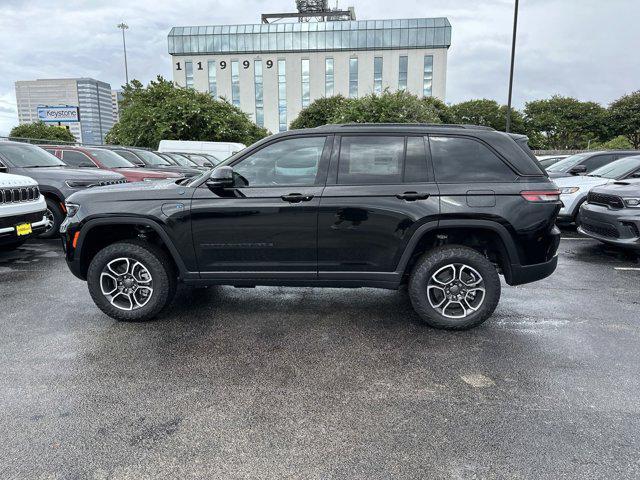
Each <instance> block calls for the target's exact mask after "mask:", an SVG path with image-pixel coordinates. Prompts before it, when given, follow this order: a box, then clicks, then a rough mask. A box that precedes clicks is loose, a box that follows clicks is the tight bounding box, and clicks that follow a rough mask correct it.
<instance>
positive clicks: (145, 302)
mask: <svg viewBox="0 0 640 480" xmlns="http://www.w3.org/2000/svg"><path fill="white" fill-rule="evenodd" d="M87 284H88V286H89V293H90V294H91V298H93V301H94V302H95V304H96V305H97V306H98V308H100V310H102V311H103V312H104V313H106V314H107V315H109V316H110V317H111V318H115V319H116V320H121V321H141V320H149V319H151V318H153V317H155V316H156V315H157V314H158V313H160V311H161V310H162V309H163V308H164V307H165V306H167V305H168V304H169V303H170V302H171V300H172V299H173V296H174V294H175V291H176V275H175V272H174V270H173V268H172V262H171V259H170V258H169V257H168V256H167V254H166V253H165V252H164V251H162V250H161V249H160V248H158V247H157V246H155V245H153V244H150V243H145V242H142V241H138V240H130V241H124V242H118V243H114V244H113V245H109V246H108V247H106V248H103V249H102V250H100V251H99V252H98V253H97V254H96V256H95V257H94V258H93V260H92V261H91V264H90V265H89V271H88V272H87Z"/></svg>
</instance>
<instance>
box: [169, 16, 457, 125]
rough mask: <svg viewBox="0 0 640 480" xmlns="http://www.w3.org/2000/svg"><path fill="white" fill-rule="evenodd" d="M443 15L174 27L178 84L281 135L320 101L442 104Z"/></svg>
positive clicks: (447, 41)
mask: <svg viewBox="0 0 640 480" xmlns="http://www.w3.org/2000/svg"><path fill="white" fill-rule="evenodd" d="M450 45H451V24H450V23H449V21H448V20H447V19H446V18H418V19H404V20H360V21H355V20H354V21H326V22H298V23H271V24H261V25H219V26H200V27H174V28H172V29H171V32H170V33H169V53H170V54H171V57H172V64H173V80H174V82H175V83H176V84H177V85H179V86H182V87H191V88H195V89H196V90H199V91H201V92H209V93H210V94H211V95H212V96H214V97H215V98H222V97H223V98H225V99H227V100H228V101H229V102H231V103H233V104H234V105H237V106H238V107H240V108H241V109H242V110H243V111H244V112H246V113H248V114H249V115H250V116H251V118H252V119H253V120H254V121H255V122H256V123H257V124H258V125H261V126H264V127H266V128H267V129H268V130H270V131H271V132H274V133H275V132H279V131H284V130H286V129H287V128H288V125H289V124H290V123H291V121H293V120H294V119H295V118H296V117H297V116H298V114H299V113H300V111H301V110H302V109H303V108H304V107H306V106H307V105H309V103H311V102H313V101H314V100H316V99H318V98H321V97H325V96H326V97H328V96H332V95H337V94H341V95H343V96H345V97H361V96H364V95H367V94H370V93H374V92H375V93H381V92H383V91H384V90H385V89H388V90H389V91H396V90H406V91H408V92H411V93H413V94H415V95H418V96H434V97H437V98H439V99H441V100H444V99H445V93H446V78H447V51H448V48H449V46H450Z"/></svg>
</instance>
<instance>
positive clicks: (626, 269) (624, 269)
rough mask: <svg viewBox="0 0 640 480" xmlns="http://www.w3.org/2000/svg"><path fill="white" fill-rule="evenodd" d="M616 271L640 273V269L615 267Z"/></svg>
mask: <svg viewBox="0 0 640 480" xmlns="http://www.w3.org/2000/svg"><path fill="white" fill-rule="evenodd" d="M613 269H614V270H623V271H632V272H640V267H613Z"/></svg>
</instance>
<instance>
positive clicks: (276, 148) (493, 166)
mask: <svg viewBox="0 0 640 480" xmlns="http://www.w3.org/2000/svg"><path fill="white" fill-rule="evenodd" d="M526 142H527V138H526V137H524V136H522V135H509V134H506V133H501V132H497V131H495V130H493V129H489V128H482V127H469V126H457V125H418V124H416V125H395V124H389V125H385V124H382V125H328V126H324V127H320V128H315V129H305V130H293V131H289V132H285V133H280V134H277V135H273V136H271V137H268V138H266V139H263V140H261V141H259V142H258V143H256V144H254V145H252V146H251V147H249V148H247V149H245V150H243V151H242V152H239V153H237V154H236V155H233V156H232V157H230V158H228V159H227V160H225V161H224V162H222V163H221V164H220V165H219V166H218V167H217V168H216V169H214V170H213V171H212V172H211V173H205V174H202V175H200V176H198V177H196V178H192V179H183V180H178V181H169V180H167V181H164V182H153V183H151V184H138V185H135V186H133V185H115V186H112V187H106V188H103V189H100V190H99V191H96V192H94V193H93V194H92V195H88V194H86V193H84V192H79V193H77V194H74V195H73V196H72V197H71V198H69V200H68V202H67V209H68V212H69V214H68V217H67V219H66V221H65V222H64V224H63V226H62V228H61V231H62V233H63V239H64V246H65V250H66V259H67V263H68V265H69V267H70V269H71V271H72V272H73V273H74V274H75V275H76V276H77V277H78V278H80V279H83V280H86V281H87V283H88V287H89V291H90V293H91V296H92V298H93V300H94V301H95V303H96V305H97V306H98V307H99V308H100V309H101V310H102V311H103V312H105V313H106V314H107V315H109V316H111V317H113V318H115V319H118V320H143V319H149V318H151V317H153V316H155V315H157V314H158V313H159V312H160V311H161V310H162V309H163V308H164V307H165V305H167V304H168V303H169V302H170V301H171V299H172V297H173V294H174V292H175V289H176V283H177V282H178V281H180V282H182V283H185V284H187V285H193V286H198V285H233V286H236V287H253V286H256V285H281V286H315V287H377V288H387V289H397V288H399V287H400V286H402V285H407V286H408V293H409V296H410V299H411V302H412V304H413V307H414V308H415V310H416V312H417V313H418V314H419V316H420V317H421V318H422V319H423V320H424V321H425V322H426V323H428V324H429V325H431V326H434V327H440V328H449V329H465V328H470V327H473V326H476V325H479V324H481V323H482V322H483V321H484V320H486V319H487V318H488V317H489V316H490V315H491V314H492V313H493V311H494V309H495V308H496V305H497V304H498V300H499V298H500V288H501V287H500V278H499V274H502V275H503V276H504V279H505V281H506V283H508V284H509V285H519V284H523V283H527V282H532V281H535V280H539V279H542V278H545V277H547V276H548V275H550V274H551V273H552V272H553V271H554V270H555V268H556V263H557V257H556V250H557V247H558V243H559V238H560V232H559V230H558V229H557V227H555V219H556V216H557V214H558V210H559V208H560V202H559V192H558V190H557V188H556V187H555V185H554V184H553V182H551V181H550V180H549V178H548V177H547V175H546V173H545V172H544V170H543V169H542V168H541V167H540V165H539V163H538V162H537V160H536V159H535V157H534V156H533V154H532V153H531V151H530V150H529V148H528V146H527V143H526Z"/></svg>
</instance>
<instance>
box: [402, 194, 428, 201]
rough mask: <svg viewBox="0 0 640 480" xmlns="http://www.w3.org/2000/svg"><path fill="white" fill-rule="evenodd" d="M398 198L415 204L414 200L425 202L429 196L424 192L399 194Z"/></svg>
mask: <svg viewBox="0 0 640 480" xmlns="http://www.w3.org/2000/svg"><path fill="white" fill-rule="evenodd" d="M396 198H399V199H400V200H406V201H407V202H413V201H414V200H424V199H426V198H429V194H428V193H424V192H420V193H419V192H404V193H399V194H397V195H396Z"/></svg>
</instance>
